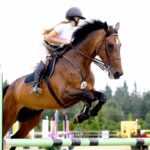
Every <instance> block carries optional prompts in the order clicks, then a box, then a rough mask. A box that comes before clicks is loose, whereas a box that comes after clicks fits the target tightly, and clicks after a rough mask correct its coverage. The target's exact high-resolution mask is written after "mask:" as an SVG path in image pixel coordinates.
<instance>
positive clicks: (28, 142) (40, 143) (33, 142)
mask: <svg viewBox="0 0 150 150" xmlns="http://www.w3.org/2000/svg"><path fill="white" fill-rule="evenodd" d="M5 142H6V144H7V145H10V146H14V147H24V146H34V147H53V146H136V145H139V146H143V145H150V138H109V139H103V138H72V139H71V138H49V139H6V141H5Z"/></svg>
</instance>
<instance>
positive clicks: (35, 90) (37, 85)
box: [30, 61, 45, 94]
mask: <svg viewBox="0 0 150 150" xmlns="http://www.w3.org/2000/svg"><path fill="white" fill-rule="evenodd" d="M44 70H45V64H44V63H43V61H40V63H39V65H38V66H37V68H36V70H35V75H34V83H33V87H32V89H31V91H30V93H35V94H40V93H42V89H41V88H40V80H41V77H42V75H43V73H44Z"/></svg>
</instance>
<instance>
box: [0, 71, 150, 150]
mask: <svg viewBox="0 0 150 150" xmlns="http://www.w3.org/2000/svg"><path fill="white" fill-rule="evenodd" d="M2 79H3V76H2V73H1V72H0V119H1V120H0V150H1V149H3V143H4V145H5V144H6V145H9V146H12V147H25V146H29V147H53V146H136V145H139V146H143V145H150V138H109V139H103V138H49V139H5V141H4V142H3V138H2V124H3V123H2V110H3V106H2Z"/></svg>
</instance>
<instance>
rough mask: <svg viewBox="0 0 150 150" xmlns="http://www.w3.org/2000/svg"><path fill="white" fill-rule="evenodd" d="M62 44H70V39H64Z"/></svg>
mask: <svg viewBox="0 0 150 150" xmlns="http://www.w3.org/2000/svg"><path fill="white" fill-rule="evenodd" d="M62 44H64V45H67V44H70V41H68V40H62Z"/></svg>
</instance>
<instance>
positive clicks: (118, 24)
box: [115, 22, 120, 32]
mask: <svg viewBox="0 0 150 150" xmlns="http://www.w3.org/2000/svg"><path fill="white" fill-rule="evenodd" d="M119 28H120V23H119V22H118V23H116V25H115V31H116V32H118V30H119Z"/></svg>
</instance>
